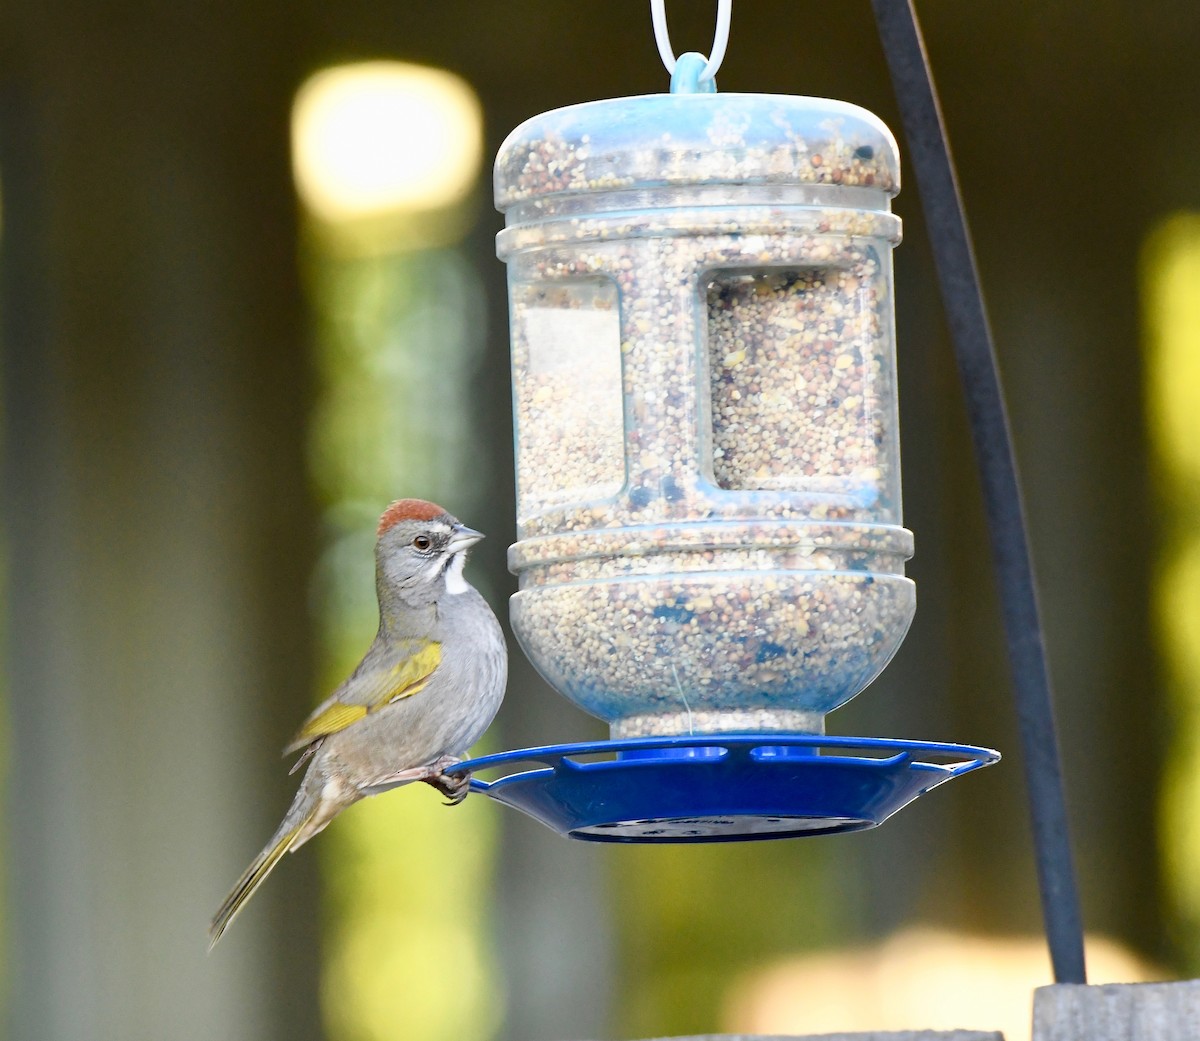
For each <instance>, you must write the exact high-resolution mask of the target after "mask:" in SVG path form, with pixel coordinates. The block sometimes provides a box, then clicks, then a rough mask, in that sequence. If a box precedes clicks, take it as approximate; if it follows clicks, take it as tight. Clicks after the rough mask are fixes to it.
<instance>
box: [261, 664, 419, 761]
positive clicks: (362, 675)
mask: <svg viewBox="0 0 1200 1041" xmlns="http://www.w3.org/2000/svg"><path fill="white" fill-rule="evenodd" d="M401 652H402V653H400V654H399V656H398V657H395V658H392V659H390V660H385V661H381V662H379V663H378V664H376V665H375V666H374V667H371V666H367V667H366V668H363V669H360V670H359V671H357V672H355V674H354V675H353V676H351V677H350V679H348V680H347V681H346V682H345V683H343V684H342V685H341V686H340V687H339V688H338V689H337V690H336V691H334V692H333V694H332V695H330V696H329V697H328V698H327V699H326V700H325V701H324V702H322V703H321V704H320V705H318V706H317V708H316V710H315V711H314V712H313V714H312V715H311V716H309V717H308V719H307V720H305V722H304V725H303V726H302V727H301V728H300V730H299V731H298V732H297V734H296V736H295V737H294V738H292V741H291V743H290V744H289V745H288V746H287V748H286V749H284V755H287V754H289V753H291V752H295V751H296V750H297V749H300V748H303V747H304V746H305V745H307V744H311V743H312V742H313V741H316V740H318V739H320V738H322V737H328V736H329V735H330V734H336V733H337V732H338V731H339V730H345V729H346V727H348V726H350V725H351V724H352V723H357V722H358V721H359V720H360V719H362V718H364V717H365V716H368V715H370V713H372V712H378V711H379V710H380V709H381V708H384V707H385V706H387V705H391V704H393V703H394V702H397V701H400V700H401V699H403V698H410V697H412V696H413V695H414V694H417V693H419V692H420V691H421V690H422V689H423V688H424V686H425V684H426V683H428V682H429V677H430V676H432V675H433V673H434V670H435V669H437V667H438V664H439V663H440V662H441V660H442V645H441V644H440V643H436V642H434V641H432V640H421V641H414V642H413V644H412V646H411V648H407V647H406V648H401ZM404 652H407V653H404Z"/></svg>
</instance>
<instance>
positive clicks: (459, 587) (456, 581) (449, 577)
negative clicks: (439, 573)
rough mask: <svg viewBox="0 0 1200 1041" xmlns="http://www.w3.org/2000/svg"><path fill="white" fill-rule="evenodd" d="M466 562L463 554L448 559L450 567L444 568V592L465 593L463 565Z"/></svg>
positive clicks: (465, 583) (456, 554)
mask: <svg viewBox="0 0 1200 1041" xmlns="http://www.w3.org/2000/svg"><path fill="white" fill-rule="evenodd" d="M466 562H467V555H466V554H465V553H455V554H454V556H452V557H451V558H450V566H449V567H447V568H446V592H447V593H465V592H466V591H467V580H466V579H465V578H463V565H464V564H466Z"/></svg>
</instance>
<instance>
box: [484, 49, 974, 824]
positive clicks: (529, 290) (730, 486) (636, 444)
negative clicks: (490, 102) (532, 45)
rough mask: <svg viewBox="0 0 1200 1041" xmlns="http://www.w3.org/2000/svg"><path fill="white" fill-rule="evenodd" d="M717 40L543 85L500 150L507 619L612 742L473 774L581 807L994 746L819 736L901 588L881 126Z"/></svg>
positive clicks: (888, 179) (829, 788) (767, 783)
mask: <svg viewBox="0 0 1200 1041" xmlns="http://www.w3.org/2000/svg"><path fill="white" fill-rule="evenodd" d="M708 68H709V64H708V61H707V59H706V58H704V57H703V56H702V55H698V54H688V55H684V56H683V57H681V58H680V59H679V61H678V63H677V64H676V67H675V70H674V75H673V77H672V82H671V92H670V93H667V94H656V95H650V96H642V97H628V98H618V99H612V100H605V101H596V102H590V103H586V104H581V105H574V106H571V107H568V108H563V109H558V110H555V111H552V112H547V113H544V114H542V115H539V116H536V117H534V118H532V119H530V120H528V121H527V122H525V123H523V124H522V125H521V126H519V127H517V129H516V130H514V131H513V132H512V133H511V134H510V135H509V136H508V139H507V140H506V141H505V142H504V144H503V145H502V146H501V148H500V151H499V154H498V156H497V159H496V165H495V197H496V205H497V208H498V209H500V210H501V211H503V213H504V215H505V228H504V230H503V231H501V232H500V234H499V236H498V238H497V252H498V254H499V256H500V258H501V259H503V260H504V261H505V263H506V264H507V269H508V285H509V303H510V319H511V345H512V375H513V408H514V421H515V436H516V468H517V537H518V541H517V542H516V544H515V545H514V546H512V548H511V550H510V551H509V565H510V568H511V569H512V571H513V572H514V573H515V574H516V575H517V576H518V579H519V591H518V592H517V593H516V594H515V595H514V596H513V598H512V601H511V620H512V626H513V630H514V632H515V633H516V635H517V638H518V640H519V641H520V643H521V646H522V647H523V648H524V650H525V653H526V654H527V655H528V657H529V659H530V660H531V661H532V663H533V664H534V666H535V667H536V668H537V670H538V671H539V672H540V673H541V675H542V676H543V677H544V678H545V679H546V680H547V681H548V682H549V683H550V684H551V685H552V686H553V687H554V688H555V689H556V690H558V691H559V692H561V693H562V694H563V695H565V696H566V697H567V698H569V699H570V700H571V701H573V702H574V703H575V704H576V705H578V706H579V707H580V708H582V709H584V710H585V711H587V712H589V713H591V714H593V715H595V716H598V717H599V718H601V719H603V720H604V721H605V722H606V723H607V724H608V725H609V728H610V732H611V741H610V742H607V743H600V744H599V745H591V746H562V747H559V748H556V749H542V750H536V752H535V754H531V753H529V752H525V753H503V754H502V755H501V756H498V757H489V758H488V759H486V760H480V761H479V763H480V764H490V765H493V766H495V765H501V764H505V763H513V762H516V761H518V760H519V759H520V758H522V757H523V758H526V759H533V760H535V761H538V762H539V763H540V767H539V768H538V769H536V770H534V771H531V772H526V773H522V774H517V775H515V776H512V777H509V778H505V779H504V780H502V781H499V782H492V783H490V784H489V783H488V782H477V785H478V786H480V787H481V788H482V789H483V790H487V791H489V794H492V795H494V796H495V797H497V798H501V799H502V801H511V802H513V803H514V805H518V806H520V807H521V808H522V809H526V810H527V812H531V813H533V814H534V815H535V816H539V817H541V818H542V819H544V820H546V821H547V823H550V824H551V825H552V826H554V827H556V828H557V829H558V830H560V831H563V832H564V833H567V834H572V835H575V836H576V837H581V838H593V839H613V840H627V841H651V840H655V839H661V840H674V841H680V840H689V839H690V840H703V839H713V838H737V837H753V836H764V835H779V834H806V833H812V832H814V831H830V830H851V829H853V828H859V827H869V826H871V825H872V824H876V823H879V822H880V820H882V819H883V818H884V817H886V816H887V815H888V814H889V813H891V812H894V811H895V809H897V808H899V806H900V805H903V803H904V802H907V801H908V799H911V798H915V797H916V795H918V794H920V793H921V792H922V791H925V790H928V788H930V787H932V786H933V784H935V783H939V782H940V781H942V780H945V779H948V778H949V777H951V776H956V775H957V773H959V772H963V771H964V770H966V769H974V768H976V767H978V766H980V765H985V764H986V763H987V762H990V761H994V758H995V753H991V752H988V751H987V750H980V749H971V748H967V747H966V746H937V745H930V744H926V743H920V742H917V743H914V742H889V741H872V740H871V739H862V738H856V739H828V738H825V737H824V736H823V735H824V734H825V716H826V715H827V714H828V713H829V712H831V711H833V710H834V709H836V708H838V707H839V706H841V705H843V704H845V703H846V702H847V701H849V700H850V699H851V698H853V697H854V696H855V695H856V694H858V693H859V692H860V691H862V690H863V689H864V688H865V687H866V686H867V685H868V684H869V683H870V682H871V681H872V680H873V679H874V678H875V677H876V676H877V675H878V674H879V673H880V672H881V671H882V670H883V668H884V667H885V666H886V665H887V663H888V661H889V660H890V659H891V657H892V655H893V654H895V652H896V650H897V649H898V648H899V646H900V644H901V641H902V640H903V639H904V636H905V633H906V632H907V630H908V627H909V624H910V622H911V621H912V617H913V612H914V609H915V603H916V600H915V588H914V585H913V583H912V581H911V580H910V579H908V578H906V577H905V574H904V562H905V560H907V559H908V558H909V557H910V556H911V555H912V552H913V542H912V534H911V533H910V532H909V531H908V530H906V529H905V528H904V527H903V520H902V513H901V495H900V450H899V435H898V418H897V395H896V345H895V322H894V298H893V282H892V249H893V248H894V247H895V246H896V245H897V243H899V241H900V221H899V219H898V218H897V217H896V216H895V215H893V214H892V213H891V207H890V200H891V198H892V196H894V195H895V194H896V192H897V191H898V190H899V156H898V152H897V147H896V142H895V140H894V138H893V137H892V134H891V133H890V132H889V130H888V129H887V127H886V126H884V124H883V123H882V122H881V121H880V120H879V119H877V118H876V117H875V116H873V115H872V114H871V113H869V112H867V111H865V110H864V109H861V108H859V107H857V106H854V105H851V104H847V103H845V102H840V101H832V100H824V99H818V98H807V97H792V96H781V95H763V94H719V93H717V92H716V88H715V81H714V79H713V78H712V77H711V75H707V76H706V72H707V71H708ZM606 750H607V751H610V752H612V753H614V754H615V756H616V758H615V759H611V760H610V761H602V762H592V763H589V762H584V761H582V760H581V759H579V758H577V757H578V756H579V755H582V753H583V752H584V751H588V752H597V751H606ZM931 756H932V757H934V758H937V759H938V762H939V763H940V764H941V765H936V764H934V763H931V762H929V761H927V760H928V759H929V758H930V757H931ZM947 761H948V762H949V765H947ZM835 775H836V776H835Z"/></svg>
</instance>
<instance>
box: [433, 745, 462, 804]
mask: <svg viewBox="0 0 1200 1041" xmlns="http://www.w3.org/2000/svg"><path fill="white" fill-rule="evenodd" d="M461 762H462V760H461V759H459V758H457V757H456V756H452V755H448V756H443V757H442V758H441V759H439V760H438V761H437V762H436V763H434V764H433V767H432V769H433V770H435V771H436V772H435V773H431V774H430V775H429V776H428V777H425V778H422V779H423V780H424V781H425V783H426V784H428V785H429V786H430V787H432V788H436V789H437V790H438V791H439V792H441V793H442V794H443V795H444V796H445V797H446V805H447V806H457V805H458V804H459V803H460V802H462V801H463V799H465V798H466V797H467V793H468V792H469V791H470V790H471V775H470V774H469V773H453V772H452V771H453V768H454V767H456V766H457V765H458V764H459V763H461Z"/></svg>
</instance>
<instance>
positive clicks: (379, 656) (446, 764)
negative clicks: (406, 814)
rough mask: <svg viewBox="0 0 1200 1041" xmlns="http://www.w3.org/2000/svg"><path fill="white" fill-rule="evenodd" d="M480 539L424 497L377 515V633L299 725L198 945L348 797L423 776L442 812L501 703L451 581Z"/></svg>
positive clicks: (482, 629)
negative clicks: (237, 869) (251, 844)
mask: <svg viewBox="0 0 1200 1041" xmlns="http://www.w3.org/2000/svg"><path fill="white" fill-rule="evenodd" d="M482 538H483V535H482V534H481V533H480V532H478V531H475V530H474V529H472V528H468V527H467V526H466V525H465V524H463V523H462V522H461V521H459V520H458V519H457V518H455V517H453V516H452V515H451V514H449V513H447V512H446V510H444V509H442V507H440V506H437V505H435V504H434V503H431V502H428V501H426V500H424V499H400V500H398V501H396V502H393V503H392V504H391V505H389V506H388V507H387V509H386V510H385V511H384V513H383V516H382V517H381V518H380V520H379V527H378V530H377V533H376V542H375V588H376V594H377V596H378V598H379V631H378V633H377V634H376V636H375V639H374V641H373V642H372V644H371V646H370V647H369V648H368V650H367V653H366V654H365V655H364V656H363V659H362V661H361V662H359V664H358V666H357V667H356V668H355V669H354V671H353V673H351V675H350V678H349V679H347V680H346V681H345V682H344V683H343V684H342V685H341V686H340V687H338V688H337V689H336V690H335V691H334V692H333V693H332V694H330V695H329V697H328V698H326V699H325V701H323V702H322V703H321V704H320V705H318V706H317V708H316V709H315V710H314V711H313V712H312V714H311V715H310V716H309V717H308V719H307V720H305V722H304V724H303V725H302V726H301V727H300V729H299V731H298V732H297V733H296V736H295V737H294V738H293V739H292V741H291V742H290V743H289V744H288V745H287V747H286V748H285V749H284V755H285V756H287V755H290V754H292V753H294V752H300V753H301V754H300V758H299V759H298V760H297V761H296V764H295V765H294V766H293V767H292V769H291V771H290V772H291V773H296V772H297V771H298V770H299V769H300V768H301V767H304V766H306V765H307V769H306V770H305V773H304V778H303V780H302V781H301V783H300V788H299V790H298V791H297V792H296V796H295V798H294V799H293V801H292V804H291V807H290V808H289V809H288V811H287V813H286V814H285V815H284V818H283V821H282V823H281V824H280V825H279V827H278V829H277V830H276V831H275V834H274V835H272V836H271V839H270V841H269V842H268V843H267V844H266V846H265V847H263V850H262V852H261V853H259V855H258V856H257V857H256V858H255V859H254V861H253V862H252V863H251V864H250V866H249V867H248V868H247V869H246V871H245V872H244V873H243V875H242V876H241V878H239V879H238V881H237V882H236V883H235V884H234V887H233V889H232V890H230V892H229V895H228V896H227V897H226V898H225V902H224V903H223V904H222V905H221V907H220V909H219V910H218V911H217V913H216V915H215V916H214V917H213V920H212V923H211V925H210V926H209V950H210V951H211V950H212V949H213V947H215V946H216V943H217V941H218V940H219V939H220V938H221V936H222V934H223V933H224V932H225V930H226V929H228V928H229V925H230V923H231V922H232V921H233V920H234V918H236V917H237V915H238V913H239V912H240V911H241V910H242V908H243V907H245V905H246V902H247V901H248V900H249V899H250V897H251V896H252V895H253V894H254V892H255V891H256V890H257V889H258V887H259V886H260V885H262V883H263V882H264V881H265V880H266V878H267V876H268V875H269V874H270V873H271V871H272V870H273V869H274V868H275V866H276V865H277V864H278V863H279V860H280V858H282V856H283V855H284V854H285V853H292V852H295V851H296V850H297V849H299V848H300V847H301V846H302V845H304V843H306V842H307V841H308V840H309V839H311V838H312V837H313V836H314V835H316V834H317V833H318V832H320V831H322V830H323V829H324V828H325V826H326V825H327V824H329V822H330V821H332V820H333V818H334V817H336V816H337V815H338V814H339V813H340V812H341V811H342V810H344V809H346V808H347V807H348V806H351V805H353V804H354V803H356V802H358V801H359V800H360V799H362V798H364V797H366V796H368V795H375V794H378V793H380V792H384V791H389V790H391V789H393V788H396V787H399V786H400V785H404V784H409V783H411V782H413V781H424V782H425V783H427V784H429V785H431V786H433V787H434V788H436V789H437V790H438V791H440V792H441V793H442V794H443V795H445V796H446V799H447V801H448V804H449V805H457V804H458V803H460V802H462V800H463V799H465V798H466V796H467V792H468V790H469V787H470V775H469V774H466V773H462V772H458V773H456V772H454V767H455V766H457V765H458V764H459V763H460V762H462V761H463V757H464V756H465V755H466V753H467V749H469V748H470V747H471V745H473V744H474V743H475V742H476V741H477V740H478V739H479V738H480V737H481V736H482V735H483V732H484V731H485V730H486V729H487V728H488V726H489V725H490V724H491V722H492V720H493V719H494V718H495V716H496V713H497V711H499V708H500V703H501V701H502V699H503V697H504V690H505V685H506V683H507V675H508V651H507V647H506V645H505V642H504V636H503V633H502V632H501V629H500V623H499V622H498V621H497V620H496V616H495V614H493V612H492V609H491V608H490V607H489V606H488V603H487V601H486V600H484V598H483V597H482V596H481V595H480V594H479V591H478V590H476V589H475V587H474V586H472V585H471V584H470V583H469V582H467V580H466V579H465V578H464V577H463V566H464V565H465V563H466V561H467V555H468V552H469V551H470V549H471V547H472V546H474V545H475V544H476V543H477V542H479V540H480V539H482Z"/></svg>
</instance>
